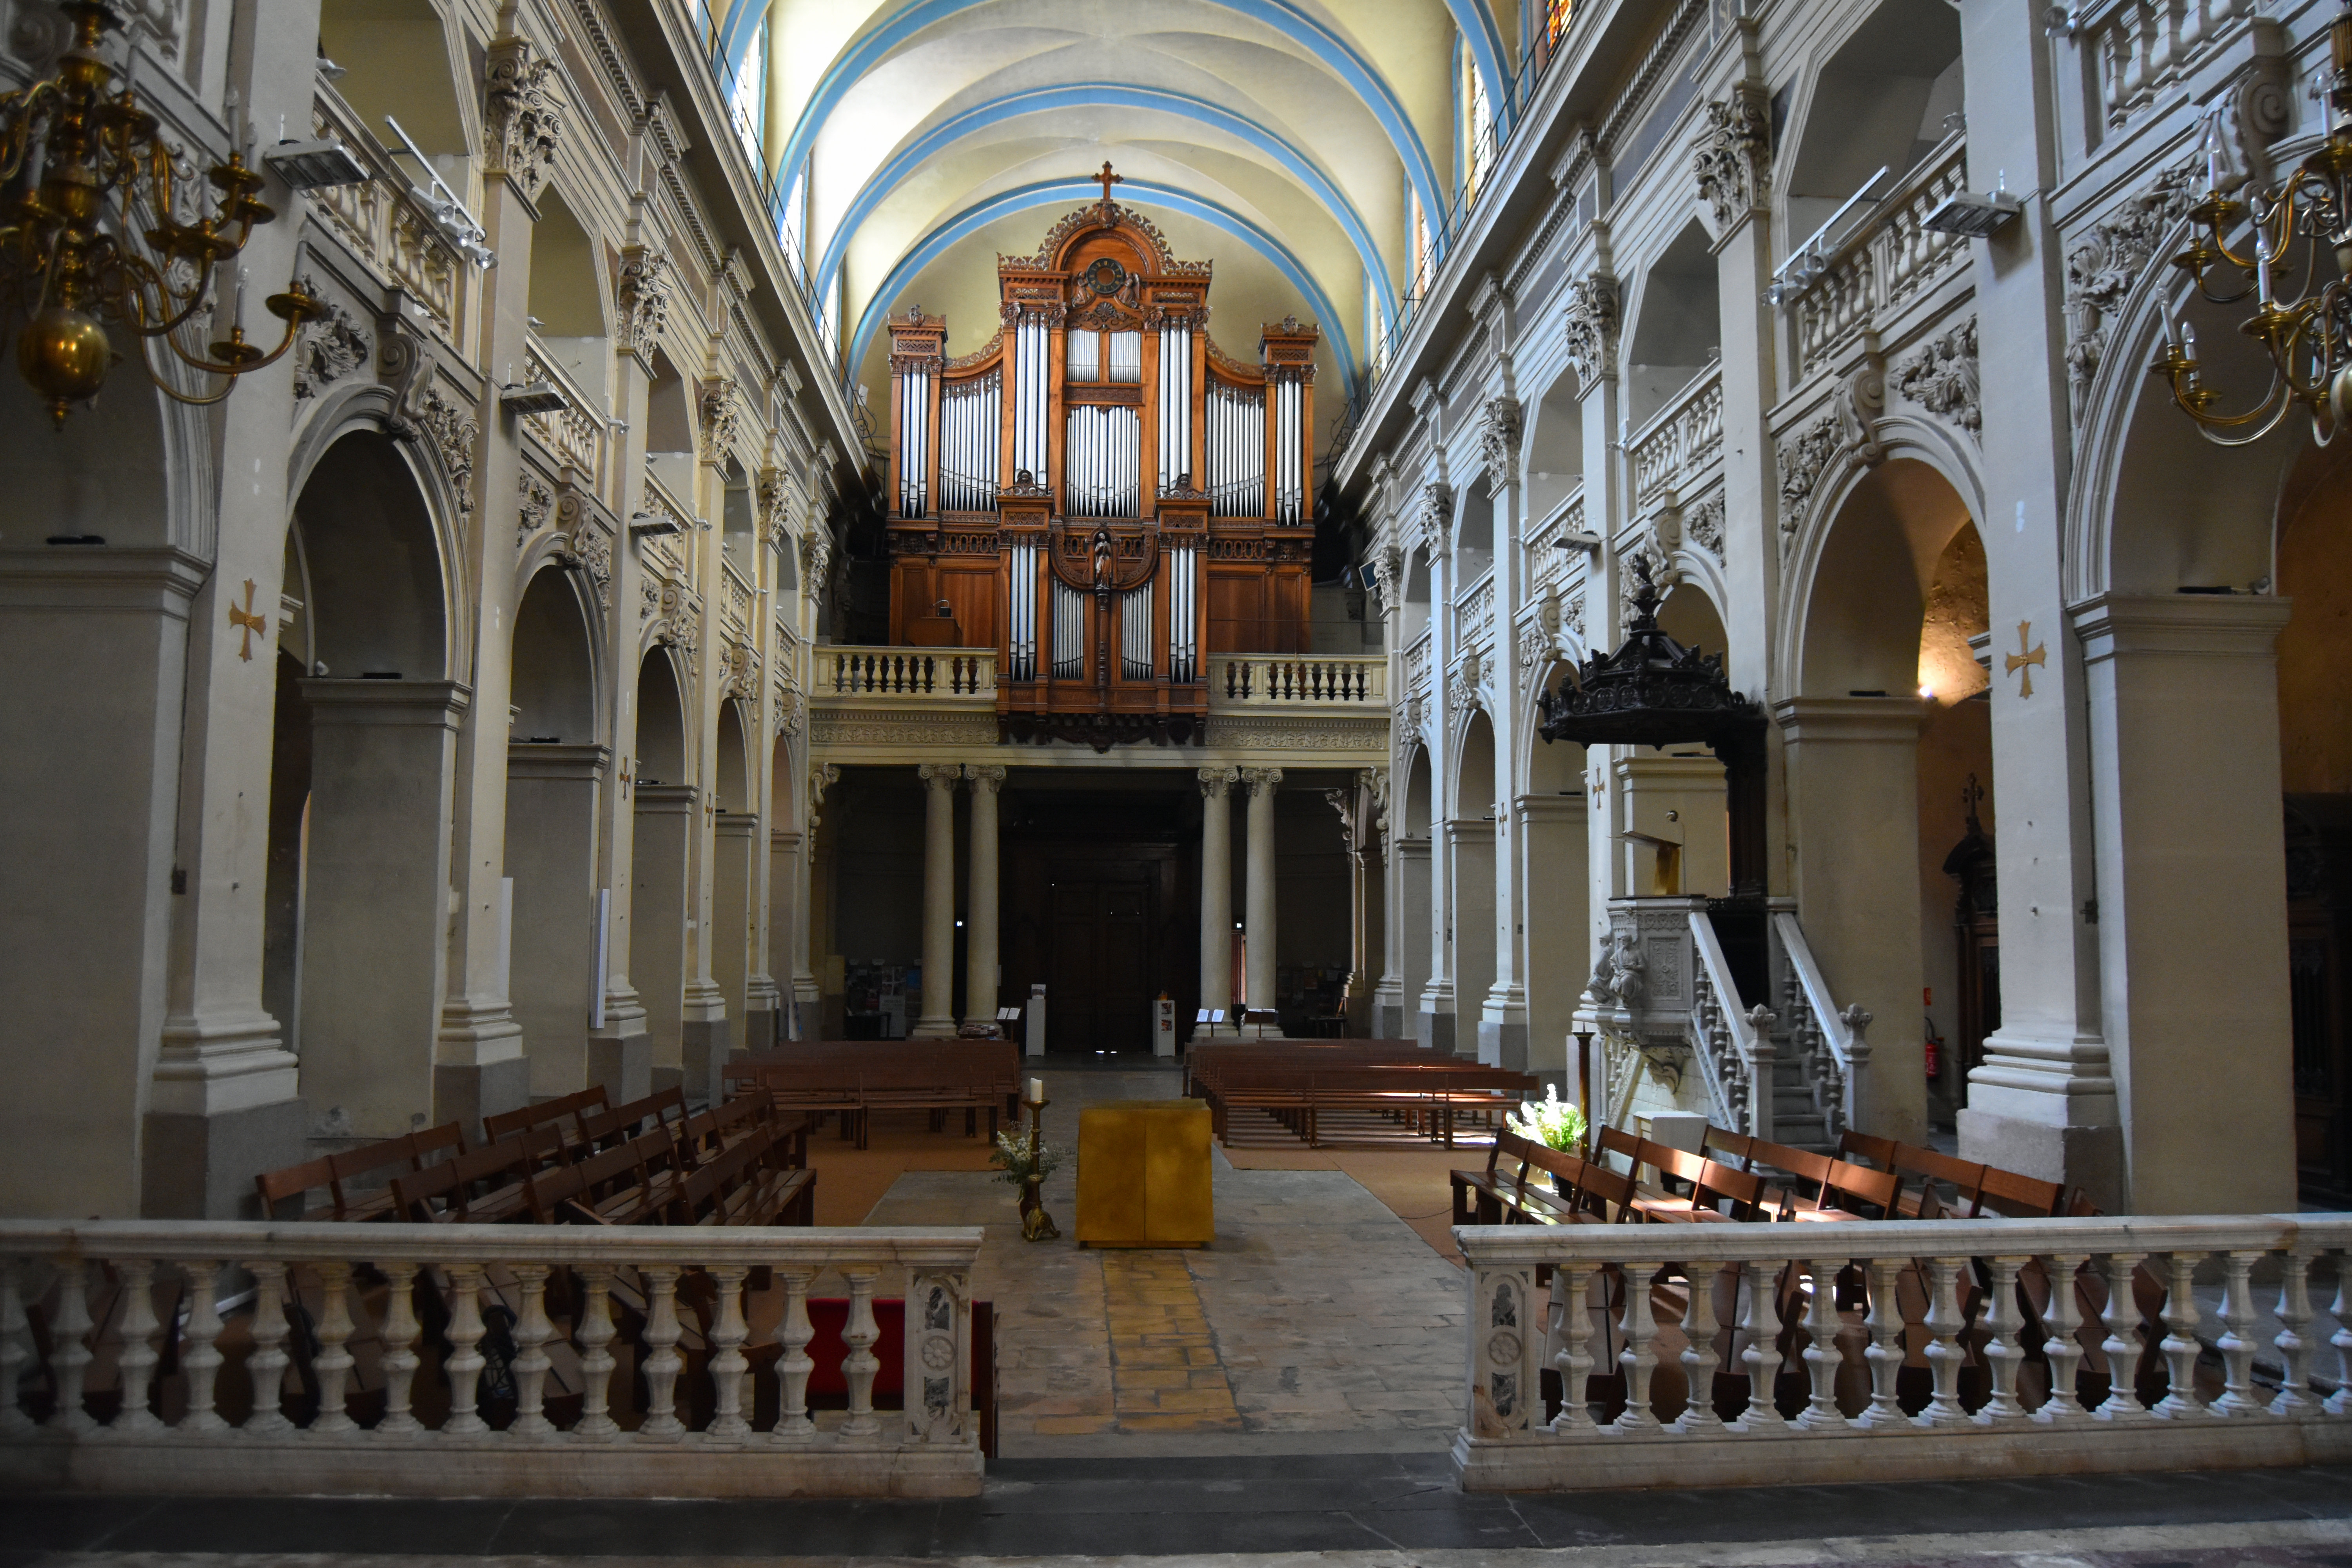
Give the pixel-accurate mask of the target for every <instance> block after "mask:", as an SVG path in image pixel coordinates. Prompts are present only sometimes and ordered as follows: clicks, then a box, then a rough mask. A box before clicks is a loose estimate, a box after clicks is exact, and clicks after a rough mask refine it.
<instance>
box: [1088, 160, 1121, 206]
mask: <svg viewBox="0 0 2352 1568" xmlns="http://www.w3.org/2000/svg"><path fill="white" fill-rule="evenodd" d="M1095 178H1096V179H1097V180H1100V181H1101V182H1102V188H1103V205H1105V206H1108V205H1110V188H1111V187H1112V186H1113V185H1123V184H1127V180H1126V177H1125V176H1124V175H1120V174H1112V173H1111V172H1110V160H1109V159H1108V158H1106V159H1104V160H1103V166H1102V173H1101V174H1097V175H1096V176H1095Z"/></svg>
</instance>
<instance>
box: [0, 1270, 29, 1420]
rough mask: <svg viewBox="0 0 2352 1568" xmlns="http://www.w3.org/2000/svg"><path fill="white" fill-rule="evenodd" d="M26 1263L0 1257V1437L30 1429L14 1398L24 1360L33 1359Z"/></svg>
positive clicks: (22, 1377) (26, 1417) (21, 1383)
mask: <svg viewBox="0 0 2352 1568" xmlns="http://www.w3.org/2000/svg"><path fill="white" fill-rule="evenodd" d="M24 1269H25V1265H24V1264H23V1263H22V1262H21V1261H19V1260H18V1259H16V1258H0V1437H20V1436H24V1435H25V1434H26V1433H27V1432H30V1431H32V1430H33V1418H32V1417H31V1416H29V1415H26V1414H25V1410H24V1406H22V1405H19V1404H18V1403H17V1402H16V1390H17V1389H18V1388H20V1387H22V1386H23V1379H24V1374H25V1363H26V1362H28V1361H30V1360H32V1359H33V1348H32V1341H33V1326H32V1323H31V1322H30V1321H29V1320H27V1319H26V1316H25V1287H24V1277H25V1276H24Z"/></svg>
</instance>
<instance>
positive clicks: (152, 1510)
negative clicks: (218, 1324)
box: [0, 1454, 2352, 1568]
mask: <svg viewBox="0 0 2352 1568" xmlns="http://www.w3.org/2000/svg"><path fill="white" fill-rule="evenodd" d="M1450 1475H1451V1467H1450V1466H1449V1465H1448V1463H1447V1461H1446V1460H1445V1459H1444V1457H1443V1456H1440V1455H1435V1454H1391V1455H1359V1456H1325V1457H1320V1458H1317V1457H1290V1458H1255V1459H1252V1458H1224V1459H1181V1458H1179V1459H1169V1458H1150V1459H1116V1460H1114V1459H1067V1460H1059V1459H1057V1460H1038V1459H1009V1460H1003V1461H1000V1462H998V1463H997V1464H996V1465H995V1466H993V1467H992V1469H991V1473H990V1477H989V1481H988V1486H987V1490H986V1491H985V1492H984V1493H983V1495H982V1496H980V1497H977V1498H970V1499H959V1500H949V1501H940V1502H818V1501H810V1502H732V1503H725V1502H634V1503H603V1504H596V1503H584V1504H583V1503H579V1502H528V1501H525V1502H504V1501H481V1502H467V1501H451V1502H438V1503H420V1502H415V1501H410V1500H325V1499H317V1498H271V1499H264V1500H237V1501H232V1500H163V1499H142V1498H105V1499H97V1498H89V1499H76V1498H0V1568H329V1565H344V1564H348V1565H349V1568H552V1564H554V1563H559V1562H562V1563H572V1564H579V1563H583V1561H588V1562H593V1564H594V1568H632V1565H635V1564H643V1565H645V1568H689V1565H691V1564H709V1565H714V1568H729V1565H731V1564H733V1563H740V1562H742V1561H743V1560H745V1559H751V1558H757V1559H761V1560H762V1561H765V1562H768V1563H775V1564H778V1565H779V1568H785V1565H790V1568H803V1565H804V1564H805V1565H810V1568H814V1565H815V1564H820V1563H822V1564H839V1565H841V1568H850V1565H855V1568H884V1565H886V1564H895V1563H911V1562H926V1563H964V1564H971V1565H973V1568H978V1565H979V1564H982V1563H990V1564H994V1565H996V1568H1062V1565H1065V1564H1066V1565H1068V1568H1079V1565H1081V1564H1085V1565H1087V1568H1096V1565H1108V1564H1117V1563H1137V1564H1140V1563H1153V1564H1161V1563H1200V1564H1204V1565H1214V1568H1701V1565H1704V1568H1718V1565H1721V1568H1729V1565H1735V1564H1759V1565H1770V1568H1810V1565H1813V1564H1824V1565H1826V1564H1832V1563H1839V1564H1845V1563H1885V1564H1905V1565H1907V1568H1943V1565H1952V1568H1958V1565H1960V1564H1968V1565H1969V1568H2284V1565H2287V1564H2310V1565H2314V1568H2321V1565H2325V1568H2345V1565H2347V1564H2352V1470H2347V1469H2340V1468H2339V1469H2327V1470H2301V1471H2259V1472H2249V1473H2240V1474H2192V1475H2147V1476H2101V1477H2084V1478H2076V1479H2013V1480H1990V1479H1987V1480H1976V1481H1971V1482H1969V1483H1967V1484H1965V1485H1959V1484H1944V1483H1937V1484H1915V1485H1869V1484H1857V1485H1851V1486H1841V1487H1784V1488H1774V1489H1753V1490H1737V1491H1731V1490H1724V1491H1706V1492H1671V1491H1641V1492H1585V1493H1577V1494H1574V1495H1557V1496H1517V1497H1494V1496H1479V1497H1471V1496H1465V1495H1464V1494H1463V1493H1461V1492H1459V1491H1456V1490H1454V1488H1453V1486H1452V1485H1451V1483H1450Z"/></svg>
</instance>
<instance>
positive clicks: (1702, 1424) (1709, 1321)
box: [1675, 1263, 1736, 1433]
mask: <svg viewBox="0 0 2352 1568" xmlns="http://www.w3.org/2000/svg"><path fill="white" fill-rule="evenodd" d="M1683 1278H1684V1279H1686V1280H1688V1281H1689V1282H1690V1306H1689V1307H1688V1308H1687V1309H1685V1311H1684V1312H1683V1340H1684V1345H1683V1353H1682V1363H1683V1378H1684V1382H1685V1384H1686V1385H1687V1386H1688V1387H1689V1390H1690V1398H1689V1402H1688V1403H1687V1404H1685V1405H1684V1406H1683V1413H1682V1415H1679V1416H1677V1417H1675V1431H1677V1432H1682V1433H1696V1432H1707V1433H1714V1432H1720V1431H1721V1430H1723V1417H1721V1416H1720V1415H1717V1414H1716V1413H1715V1369H1716V1368H1717V1366H1718V1365H1719V1364H1721V1358H1719V1357H1718V1356H1717V1354H1716V1353H1715V1336H1716V1334H1717V1331H1718V1330H1719V1329H1720V1328H1721V1327H1722V1325H1721V1324H1719V1323H1717V1321H1716V1320H1715V1288H1716V1284H1717V1281H1718V1280H1719V1279H1722V1278H1723V1266H1722V1265H1721V1264H1718V1263H1686V1264H1685V1265H1684V1266H1683ZM1735 1278H1736V1276H1735Z"/></svg>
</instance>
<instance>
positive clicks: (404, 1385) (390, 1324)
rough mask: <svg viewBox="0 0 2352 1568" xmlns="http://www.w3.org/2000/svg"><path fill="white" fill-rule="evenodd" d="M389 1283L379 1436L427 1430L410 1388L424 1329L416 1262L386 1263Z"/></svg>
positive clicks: (384, 1324)
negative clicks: (419, 1314)
mask: <svg viewBox="0 0 2352 1568" xmlns="http://www.w3.org/2000/svg"><path fill="white" fill-rule="evenodd" d="M382 1267H383V1277H384V1279H385V1281H386V1282H387V1284H388V1287H389V1290H388V1298H387V1304H386V1306H385V1308H384V1313H383V1351H384V1354H383V1420H381V1421H379V1422H377V1423H376V1427H375V1429H376V1435H377V1436H400V1435H402V1434H413V1433H417V1432H422V1431H424V1430H425V1426H424V1424H423V1423H422V1422H420V1421H418V1420H417V1419H416V1414H415V1411H414V1410H413V1409H411V1408H410V1405H409V1388H410V1386H411V1385H412V1384H415V1381H416V1366H417V1359H416V1340H417V1336H418V1335H419V1334H420V1333H421V1332H422V1328H421V1326H420V1325H419V1324H418V1322H417V1321H416V1265H415V1264H414V1263H386V1264H384V1265H383V1266H382Z"/></svg>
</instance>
